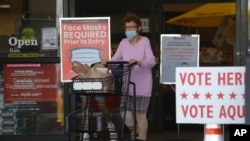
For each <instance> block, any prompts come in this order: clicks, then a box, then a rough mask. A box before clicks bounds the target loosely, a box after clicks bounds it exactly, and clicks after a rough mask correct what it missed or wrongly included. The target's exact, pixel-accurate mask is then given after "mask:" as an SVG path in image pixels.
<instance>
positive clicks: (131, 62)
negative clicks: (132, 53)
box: [129, 59, 141, 66]
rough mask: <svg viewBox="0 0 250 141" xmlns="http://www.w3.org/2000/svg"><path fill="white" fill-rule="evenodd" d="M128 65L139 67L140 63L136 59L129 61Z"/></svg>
mask: <svg viewBox="0 0 250 141" xmlns="http://www.w3.org/2000/svg"><path fill="white" fill-rule="evenodd" d="M129 64H137V65H139V66H141V62H140V61H138V60H136V59H130V60H129Z"/></svg>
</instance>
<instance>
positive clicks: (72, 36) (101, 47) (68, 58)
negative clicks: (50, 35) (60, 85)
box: [60, 17, 111, 82]
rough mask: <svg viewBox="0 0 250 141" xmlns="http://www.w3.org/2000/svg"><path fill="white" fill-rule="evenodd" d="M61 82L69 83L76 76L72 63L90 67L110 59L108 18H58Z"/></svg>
mask: <svg viewBox="0 0 250 141" xmlns="http://www.w3.org/2000/svg"><path fill="white" fill-rule="evenodd" d="M60 34H61V35H60V45H61V49H60V50H61V81H62V82H71V79H72V78H73V77H75V76H76V75H77V74H76V73H74V72H73V71H72V63H73V62H74V61H77V62H80V63H82V64H86V65H88V66H91V65H92V64H94V63H97V62H100V61H101V60H102V59H105V60H109V58H110V50H111V48H110V18H109V17H89V18H87V17H85V18H60Z"/></svg>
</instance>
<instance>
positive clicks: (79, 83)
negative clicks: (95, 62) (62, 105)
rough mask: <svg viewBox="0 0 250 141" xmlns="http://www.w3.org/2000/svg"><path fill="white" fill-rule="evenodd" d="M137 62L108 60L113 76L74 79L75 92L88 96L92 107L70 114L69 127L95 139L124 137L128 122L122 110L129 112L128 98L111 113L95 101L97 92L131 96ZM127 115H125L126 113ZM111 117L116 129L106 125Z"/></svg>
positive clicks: (68, 130) (68, 128)
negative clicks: (125, 123) (106, 111)
mask: <svg viewBox="0 0 250 141" xmlns="http://www.w3.org/2000/svg"><path fill="white" fill-rule="evenodd" d="M133 65H134V64H132V65H131V64H129V63H128V62H126V61H119V62H116V61H114V62H107V66H106V67H107V68H108V69H109V70H110V71H111V73H112V75H111V76H108V77H105V78H80V77H79V76H76V77H74V78H73V79H72V82H71V93H73V94H80V95H86V96H87V98H88V100H87V101H88V106H86V107H84V108H80V109H77V110H75V111H73V112H71V113H69V114H67V116H66V117H65V119H66V121H65V130H66V131H67V132H79V133H82V134H84V133H88V135H89V138H90V140H91V141H92V140H99V139H100V140H102V139H106V140H107V135H109V138H110V139H111V140H120V139H123V138H124V129H125V128H124V122H125V121H124V120H122V118H121V112H125V111H126V109H127V106H126V105H127V104H126V101H123V102H124V103H122V104H121V105H118V106H117V107H112V109H110V112H108V113H101V112H100V111H99V110H98V109H99V108H100V107H98V106H94V105H93V104H92V102H93V96H95V95H105V96H107V95H112V96H121V97H126V96H128V90H129V85H130V74H131V69H132V67H133ZM123 115H124V117H125V114H123ZM108 119H109V120H111V121H112V122H113V124H114V125H115V130H110V129H109V128H108V127H107V126H108V125H105V123H107V121H108ZM100 126H101V127H102V128H100ZM100 129H101V130H100Z"/></svg>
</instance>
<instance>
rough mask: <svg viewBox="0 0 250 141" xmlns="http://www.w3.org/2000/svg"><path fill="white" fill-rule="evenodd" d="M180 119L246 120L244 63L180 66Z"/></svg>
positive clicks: (222, 122)
mask: <svg viewBox="0 0 250 141" xmlns="http://www.w3.org/2000/svg"><path fill="white" fill-rule="evenodd" d="M176 122H177V123H203V124H204V123H213V124H243V123H245V67H185V68H183V67H177V68H176Z"/></svg>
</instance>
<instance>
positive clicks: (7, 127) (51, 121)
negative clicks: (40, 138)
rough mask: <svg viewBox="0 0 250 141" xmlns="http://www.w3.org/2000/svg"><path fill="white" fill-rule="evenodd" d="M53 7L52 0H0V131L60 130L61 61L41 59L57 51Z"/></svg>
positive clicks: (40, 132)
mask: <svg viewBox="0 0 250 141" xmlns="http://www.w3.org/2000/svg"><path fill="white" fill-rule="evenodd" d="M56 9H57V2H56V0H0V19H1V22H0V59H1V62H0V136H1V135H50V134H51V135H55V134H63V133H64V119H63V115H64V112H63V93H62V89H63V88H62V84H61V82H60V69H59V68H60V65H59V62H51V63H50V62H49V63H44V62H43V61H41V58H42V59H46V58H47V60H50V59H51V58H52V57H53V58H55V57H59V55H58V54H59V53H58V50H59V39H58V30H57V21H56V17H57V16H56V13H57V12H56ZM7 19H8V20H7ZM39 59H40V60H39ZM13 60H14V61H13ZM15 60H17V62H15ZM20 60H21V61H20ZM22 60H25V61H22ZM20 62H21V63H20Z"/></svg>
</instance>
